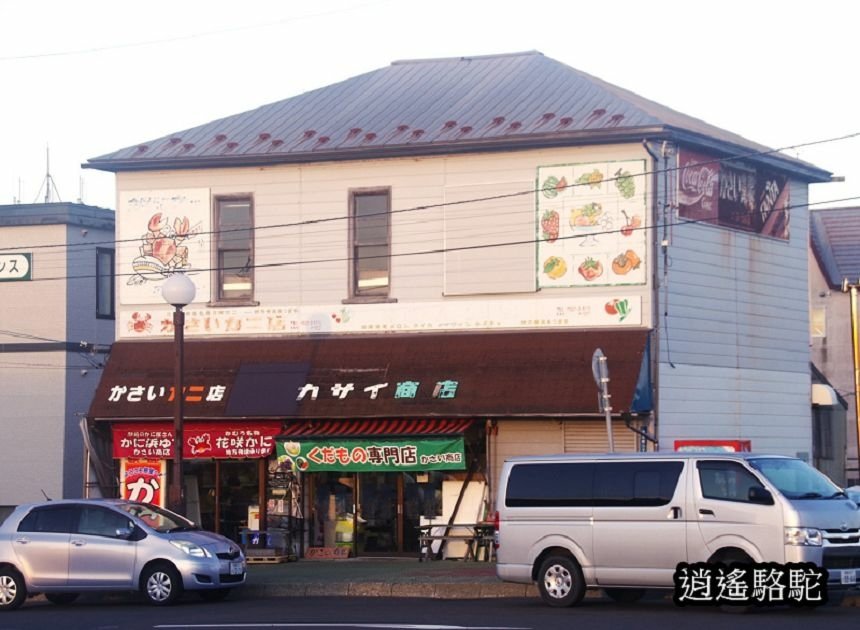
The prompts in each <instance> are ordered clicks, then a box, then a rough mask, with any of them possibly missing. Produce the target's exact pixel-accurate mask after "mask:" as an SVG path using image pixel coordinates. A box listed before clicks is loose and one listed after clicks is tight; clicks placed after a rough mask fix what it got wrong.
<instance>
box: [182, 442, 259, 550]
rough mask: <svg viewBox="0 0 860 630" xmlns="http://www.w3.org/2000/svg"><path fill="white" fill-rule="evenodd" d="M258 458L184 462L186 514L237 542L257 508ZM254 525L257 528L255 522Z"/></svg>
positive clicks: (205, 527) (203, 525)
mask: <svg viewBox="0 0 860 630" xmlns="http://www.w3.org/2000/svg"><path fill="white" fill-rule="evenodd" d="M259 496H260V479H259V463H258V462H257V460H217V459H216V460H211V459H210V460H199V459H198V460H191V461H188V462H186V464H185V497H186V504H187V512H188V517H189V518H191V520H193V521H195V522H196V523H199V524H200V526H201V527H203V529H208V530H211V531H216V532H218V533H221V534H224V535H225V536H227V537H228V538H230V539H232V540H235V541H237V542H239V541H240V540H241V533H242V530H243V529H245V528H248V527H249V525H254V523H249V520H251V519H252V518H253V515H254V514H255V513H257V511H258V510H259ZM256 529H259V524H257V526H256Z"/></svg>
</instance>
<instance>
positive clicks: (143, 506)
mask: <svg viewBox="0 0 860 630" xmlns="http://www.w3.org/2000/svg"><path fill="white" fill-rule="evenodd" d="M119 507H120V509H122V510H125V511H126V512H128V514H129V515H131V516H133V517H135V518H138V519H140V520H141V521H143V522H144V523H145V524H146V525H147V526H149V527H151V528H152V529H154V530H155V531H158V532H162V533H169V532H185V531H190V530H193V529H198V527H197V526H196V525H195V524H194V523H193V522H192V521H189V520H188V519H187V518H185V517H183V516H180V515H179V514H175V513H173V512H170V511H169V510H165V509H162V508H160V507H158V506H157V505H150V504H149V503H123V504H120V506H119Z"/></svg>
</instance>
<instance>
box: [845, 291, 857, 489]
mask: <svg viewBox="0 0 860 630" xmlns="http://www.w3.org/2000/svg"><path fill="white" fill-rule="evenodd" d="M858 286H860V280H858V281H857V282H854V283H851V282H849V281H848V278H843V279H842V292H843V293H848V294H850V296H851V351H852V353H853V355H854V423H855V429H856V431H857V435H856V438H857V441H856V444H855V446H856V447H857V473H858V475H860V332H858V324H857V287H858Z"/></svg>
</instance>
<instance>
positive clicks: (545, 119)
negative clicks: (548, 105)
mask: <svg viewBox="0 0 860 630" xmlns="http://www.w3.org/2000/svg"><path fill="white" fill-rule="evenodd" d="M553 118H555V114H553V113H552V112H547V113H545V114H544V115H543V116H541V117H540V124H544V123H548V122H549V121H551V120H552V119H553Z"/></svg>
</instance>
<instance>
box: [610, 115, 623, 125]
mask: <svg viewBox="0 0 860 630" xmlns="http://www.w3.org/2000/svg"><path fill="white" fill-rule="evenodd" d="M622 120H624V114H612V116H611V117H610V118H609V121H608V122H607V123H606V126H607V127H617V126H618V125H619V124H621V121H622Z"/></svg>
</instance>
